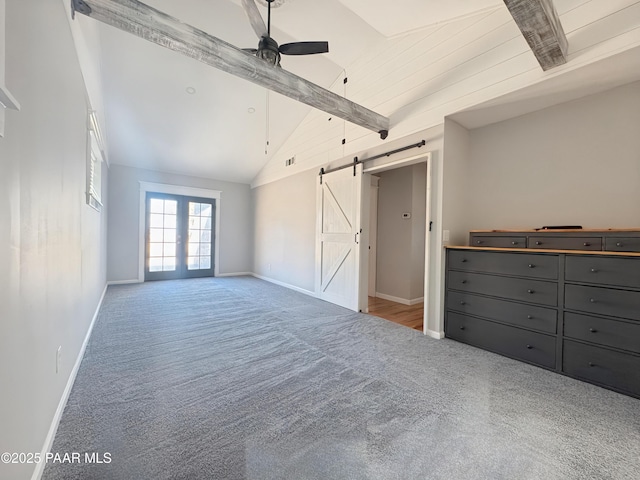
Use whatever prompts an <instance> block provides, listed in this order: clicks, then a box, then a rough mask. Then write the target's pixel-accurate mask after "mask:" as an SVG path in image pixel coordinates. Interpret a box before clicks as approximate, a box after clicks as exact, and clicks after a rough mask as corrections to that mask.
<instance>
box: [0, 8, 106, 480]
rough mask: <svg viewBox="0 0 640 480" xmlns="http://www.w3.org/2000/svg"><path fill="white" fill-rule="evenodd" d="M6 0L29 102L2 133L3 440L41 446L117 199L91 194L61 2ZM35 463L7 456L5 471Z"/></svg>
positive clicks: (99, 289)
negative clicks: (96, 199)
mask: <svg viewBox="0 0 640 480" xmlns="http://www.w3.org/2000/svg"><path fill="white" fill-rule="evenodd" d="M6 8H7V11H6V13H7V22H6V35H7V42H6V46H7V52H6V54H7V63H6V81H7V86H8V87H9V89H10V91H11V92H12V93H13V94H14V95H15V96H16V97H17V98H18V99H19V102H20V103H21V106H22V109H21V111H19V112H13V111H8V112H7V123H6V136H5V138H3V139H0V272H1V273H0V319H1V321H0V365H1V367H0V385H2V395H0V451H2V452H40V451H41V449H42V448H43V445H44V444H45V438H46V436H47V432H48V430H49V428H50V426H51V424H52V420H53V418H54V414H55V412H56V409H57V407H58V404H59V402H60V400H61V398H62V395H63V391H64V389H65V386H66V384H67V381H68V379H69V377H70V374H71V372H72V369H73V366H74V363H75V361H76V357H77V355H78V353H79V351H80V349H81V346H82V343H83V340H84V338H85V335H86V333H87V330H88V328H89V325H90V323H91V320H92V318H93V315H94V312H95V310H96V307H97V306H98V302H99V300H100V298H101V295H102V293H103V291H104V287H105V285H106V207H105V209H104V210H103V211H102V213H98V212H97V211H95V210H93V209H92V208H90V207H89V206H87V205H86V203H85V187H86V154H87V143H86V140H87V138H86V132H87V103H86V93H85V86H84V84H83V79H82V75H81V72H80V66H79V64H78V60H77V57H76V53H75V49H74V44H73V41H72V37H71V33H70V30H69V24H68V21H67V19H66V18H65V16H66V12H65V8H64V7H63V4H62V2H51V1H49V0H30V1H28V2H20V1H9V2H7V5H6ZM107 176H108V175H107V172H106V171H105V172H104V177H103V187H104V188H106V182H107ZM58 346H62V356H61V363H60V370H59V372H58V373H56V368H55V359H56V350H57V348H58ZM33 470H34V465H33V464H24V465H7V464H0V478H7V479H9V478H10V479H12V480H13V479H15V480H20V479H27V478H30V477H31V475H32V472H33Z"/></svg>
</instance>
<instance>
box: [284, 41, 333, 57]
mask: <svg viewBox="0 0 640 480" xmlns="http://www.w3.org/2000/svg"><path fill="white" fill-rule="evenodd" d="M278 50H280V53H282V54H284V55H313V54H315V53H327V52H328V51H329V42H293V43H285V44H284V45H280V48H279V49H278Z"/></svg>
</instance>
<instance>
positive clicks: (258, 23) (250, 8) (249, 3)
mask: <svg viewBox="0 0 640 480" xmlns="http://www.w3.org/2000/svg"><path fill="white" fill-rule="evenodd" d="M242 6H243V7H244V11H245V12H246V13H247V17H249V22H251V26H252V27H253V31H254V32H256V35H257V36H258V38H262V37H265V36H268V35H269V32H268V30H267V26H266V25H265V23H264V20H263V19H262V15H260V11H259V10H258V6H257V5H256V2H255V1H254V0H242Z"/></svg>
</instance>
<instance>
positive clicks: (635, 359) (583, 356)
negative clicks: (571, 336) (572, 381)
mask: <svg viewBox="0 0 640 480" xmlns="http://www.w3.org/2000/svg"><path fill="white" fill-rule="evenodd" d="M562 371H563V372H565V373H566V374H568V375H571V376H573V377H576V378H579V379H582V380H587V381H589V382H593V383H597V384H598V385H602V386H606V387H610V388H613V389H616V390H621V391H623V392H625V393H629V394H631V395H634V396H640V374H638V372H640V356H636V355H633V354H630V353H629V354H626V353H621V352H615V351H613V350H608V349H606V348H601V347H595V346H592V345H585V344H583V343H578V342H573V341H571V340H565V341H564V350H563V359H562Z"/></svg>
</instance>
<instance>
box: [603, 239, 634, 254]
mask: <svg viewBox="0 0 640 480" xmlns="http://www.w3.org/2000/svg"><path fill="white" fill-rule="evenodd" d="M604 249H605V250H610V251H612V252H640V237H608V238H605V240H604Z"/></svg>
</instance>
